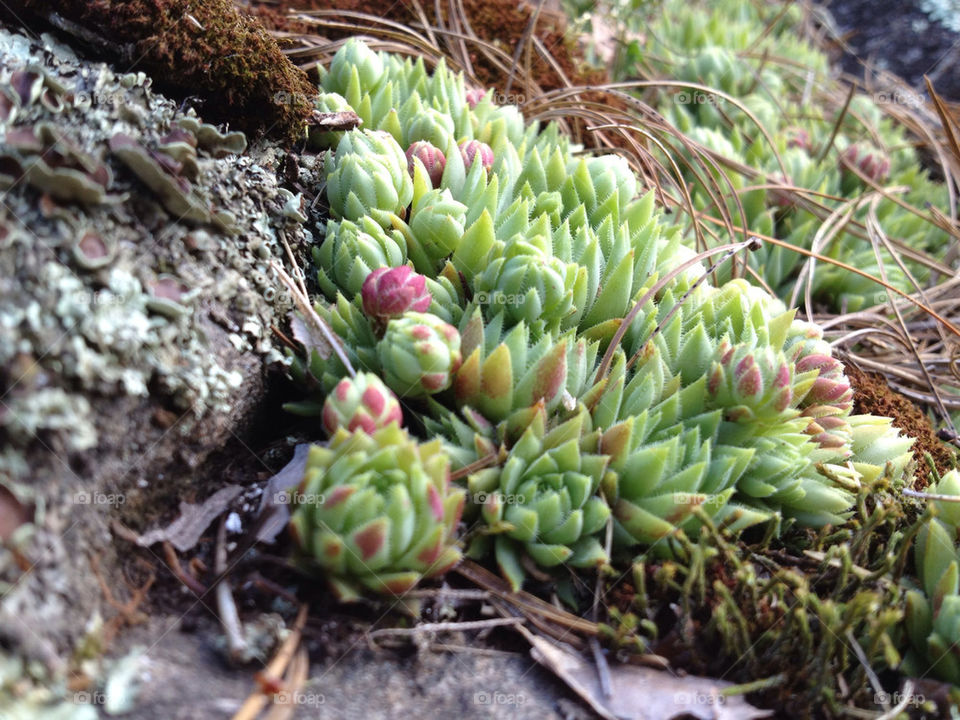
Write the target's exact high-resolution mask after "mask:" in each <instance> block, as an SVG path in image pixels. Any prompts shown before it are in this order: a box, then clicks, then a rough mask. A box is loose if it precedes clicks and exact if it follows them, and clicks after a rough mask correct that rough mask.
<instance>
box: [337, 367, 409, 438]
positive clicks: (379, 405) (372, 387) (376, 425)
mask: <svg viewBox="0 0 960 720" xmlns="http://www.w3.org/2000/svg"><path fill="white" fill-rule="evenodd" d="M393 422H395V423H397V424H398V425H403V411H402V410H401V409H400V402H399V401H398V400H397V396H396V395H394V394H393V392H391V391H390V388H388V387H387V386H386V385H384V384H383V381H382V380H380V378H379V377H377V376H376V375H374V374H373V373H359V374H358V375H357V376H356V377H352V378H344V379H343V380H341V381H340V382H338V383H337V385H336V387H335V388H334V389H333V392H331V393H330V394H329V395H327V399H326V400H325V401H324V403H323V428H324V430H326V431H327V434H329V435H333V434H334V433H335V432H336V431H337V429H338V428H343V429H345V430H348V431H350V432H353V431H354V430H363V431H364V432H365V433H368V434H372V433H374V432H375V431H377V430H379V429H380V428H384V427H386V426H387V425H389V424H390V423H393Z"/></svg>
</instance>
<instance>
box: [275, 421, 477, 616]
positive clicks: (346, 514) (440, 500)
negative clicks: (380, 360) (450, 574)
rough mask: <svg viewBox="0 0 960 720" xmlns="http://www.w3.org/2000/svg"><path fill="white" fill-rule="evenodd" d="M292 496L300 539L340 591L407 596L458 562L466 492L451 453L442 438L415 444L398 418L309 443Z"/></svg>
mask: <svg viewBox="0 0 960 720" xmlns="http://www.w3.org/2000/svg"><path fill="white" fill-rule="evenodd" d="M292 498H293V511H292V517H291V520H290V528H291V531H292V534H293V537H294V539H295V541H296V542H297V544H298V545H299V547H300V549H301V551H302V553H303V555H304V557H305V558H306V561H307V563H308V565H310V566H315V567H318V568H319V569H321V570H322V571H323V572H324V573H325V575H326V577H327V579H328V581H329V582H330V584H331V585H332V586H333V588H334V589H335V591H336V592H337V593H338V595H340V596H341V597H342V598H345V599H349V598H353V597H356V596H357V595H358V594H359V592H360V591H361V589H363V588H366V589H368V590H372V591H374V592H377V593H386V594H394V595H402V594H403V593H406V592H407V591H409V590H410V589H411V588H413V587H414V585H416V584H417V583H418V582H419V581H420V580H421V579H422V578H425V577H427V578H429V577H436V576H438V575H442V574H443V573H445V572H446V571H447V570H449V569H450V568H452V567H453V566H454V565H456V564H457V562H459V560H460V557H461V553H460V550H459V549H457V547H456V545H455V544H454V535H455V533H456V529H457V525H458V524H459V522H460V516H461V513H462V511H463V506H464V492H463V490H462V489H460V488H456V487H453V486H452V485H451V483H450V473H449V459H448V458H447V457H446V455H444V453H443V451H442V449H441V445H440V442H439V441H433V442H429V443H422V444H418V443H417V442H415V441H414V440H413V439H412V438H410V437H409V436H408V435H407V433H406V432H405V431H404V430H402V429H401V428H400V426H399V425H397V424H391V425H389V426H388V427H385V428H381V429H379V430H376V431H374V432H373V433H372V434H368V433H366V432H362V431H357V432H353V433H350V432H347V431H346V430H344V429H343V428H340V429H338V430H337V432H336V433H334V435H333V437H332V438H331V439H330V442H329V445H328V446H327V447H324V446H320V445H313V446H311V448H310V451H309V455H308V456H307V464H306V470H305V472H304V476H303V480H302V481H301V482H300V485H299V486H298V487H297V488H296V490H295V491H294V492H293V493H292Z"/></svg>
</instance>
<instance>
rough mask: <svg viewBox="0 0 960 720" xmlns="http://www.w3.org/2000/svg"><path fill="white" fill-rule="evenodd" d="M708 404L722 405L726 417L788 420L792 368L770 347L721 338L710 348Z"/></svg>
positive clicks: (733, 419) (745, 420)
mask: <svg viewBox="0 0 960 720" xmlns="http://www.w3.org/2000/svg"><path fill="white" fill-rule="evenodd" d="M707 394H708V396H709V398H710V401H711V403H712V404H714V405H716V406H721V407H723V408H724V415H725V417H726V419H727V420H730V421H733V422H749V421H751V420H760V421H764V422H769V423H774V422H780V421H784V420H789V419H790V418H791V416H792V415H793V414H795V413H790V412H789V411H790V406H791V403H792V401H793V368H792V367H791V366H790V364H789V363H788V362H787V359H786V358H785V357H784V356H783V353H782V352H780V353H778V352H775V351H774V350H773V349H772V348H765V347H755V346H752V345H750V344H748V343H738V344H736V345H734V344H732V343H730V342H729V341H728V340H726V339H724V340H722V341H721V342H720V344H719V345H718V346H717V349H716V350H715V351H714V360H713V365H712V367H711V369H710V372H709V375H708V377H707Z"/></svg>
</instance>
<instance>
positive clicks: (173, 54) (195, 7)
mask: <svg viewBox="0 0 960 720" xmlns="http://www.w3.org/2000/svg"><path fill="white" fill-rule="evenodd" d="M25 5H26V7H27V9H29V10H32V11H33V12H35V13H37V14H38V15H40V16H44V17H45V16H49V15H50V14H51V13H57V14H59V15H60V16H62V17H64V18H66V19H68V20H69V21H71V22H73V23H77V24H78V25H80V26H81V27H83V28H85V29H86V30H88V31H90V32H93V33H94V34H96V35H98V36H99V37H101V38H105V39H109V43H110V46H111V47H119V48H121V54H122V56H123V57H122V58H121V59H122V60H123V61H125V62H127V63H133V69H136V70H144V71H146V72H148V73H149V74H150V75H151V76H152V77H155V78H157V80H158V82H162V83H163V85H164V88H165V89H169V90H170V91H172V92H173V93H174V94H176V95H180V96H184V97H185V96H194V97H195V96H199V97H201V98H202V99H203V100H204V101H205V103H204V105H203V108H202V109H203V111H204V113H205V114H206V115H207V116H208V117H209V118H211V119H215V120H217V121H218V122H227V121H229V122H230V123H231V124H232V125H234V126H235V127H238V128H240V129H242V130H245V131H248V132H265V133H268V134H270V135H273V136H276V137H282V138H287V139H289V140H296V139H298V138H300V137H301V136H302V134H303V129H304V124H305V121H306V118H307V117H308V116H309V114H310V112H311V110H312V108H313V102H312V98H313V96H315V95H316V89H315V88H314V87H313V86H312V85H311V84H310V82H309V81H308V80H307V76H306V74H304V73H303V72H302V71H301V70H299V69H297V68H295V67H294V66H293V64H292V63H290V61H289V60H287V58H286V57H285V56H284V55H283V53H282V52H281V51H280V48H279V47H278V46H277V44H276V42H275V41H274V40H273V39H272V38H271V37H270V36H269V35H268V34H267V32H266V31H265V30H264V29H263V27H262V26H261V25H260V24H259V23H258V22H256V21H255V20H253V19H251V18H249V17H246V16H244V15H241V14H240V13H239V12H238V11H237V9H236V8H235V7H234V5H233V3H232V2H230V0H95V1H93V2H89V1H88V0H80V1H78V2H52V1H51V0H26V3H25Z"/></svg>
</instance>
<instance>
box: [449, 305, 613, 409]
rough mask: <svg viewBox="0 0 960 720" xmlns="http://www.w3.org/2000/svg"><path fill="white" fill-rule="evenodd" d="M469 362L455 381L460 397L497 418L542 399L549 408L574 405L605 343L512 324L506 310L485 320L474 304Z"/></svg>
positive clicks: (465, 341) (466, 337)
mask: <svg viewBox="0 0 960 720" xmlns="http://www.w3.org/2000/svg"><path fill="white" fill-rule="evenodd" d="M460 335H461V352H462V353H463V356H464V360H463V364H462V365H461V366H460V368H459V369H458V370H457V373H456V375H455V376H454V381H453V391H454V397H455V398H456V402H457V404H458V405H460V406H468V407H470V408H472V409H474V410H476V411H478V412H479V413H480V414H481V415H483V416H484V417H485V418H486V419H487V420H489V421H490V422H492V423H498V422H501V421H506V420H508V419H509V418H511V416H513V415H515V414H516V413H518V412H520V411H522V410H524V409H526V408H529V407H531V406H533V405H535V404H537V403H540V402H542V403H543V405H544V409H545V410H546V411H547V412H553V411H554V410H556V409H558V408H559V407H560V406H561V405H565V406H566V407H567V408H568V409H569V408H570V407H571V405H572V404H573V403H575V400H576V398H578V397H579V396H580V395H581V394H582V393H583V391H584V390H585V388H586V386H587V384H588V383H589V382H590V379H591V376H592V373H593V371H594V370H595V366H596V358H597V353H598V349H599V344H598V343H596V342H592V343H591V342H588V341H586V340H585V339H582V338H581V339H577V338H576V337H575V335H574V334H573V332H567V333H564V334H563V335H561V336H560V337H554V336H553V335H551V334H549V333H547V334H543V333H539V332H537V331H531V330H530V329H529V328H528V326H527V325H526V324H525V323H523V322H520V323H518V324H516V325H513V326H512V327H510V323H509V322H508V320H507V318H506V315H505V314H504V313H500V314H497V315H496V316H494V317H493V319H491V320H490V321H489V322H486V323H485V322H484V320H483V315H482V314H481V311H480V308H479V307H476V306H474V308H473V311H472V312H470V313H469V315H465V316H464V322H463V323H462V325H461V330H460Z"/></svg>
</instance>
